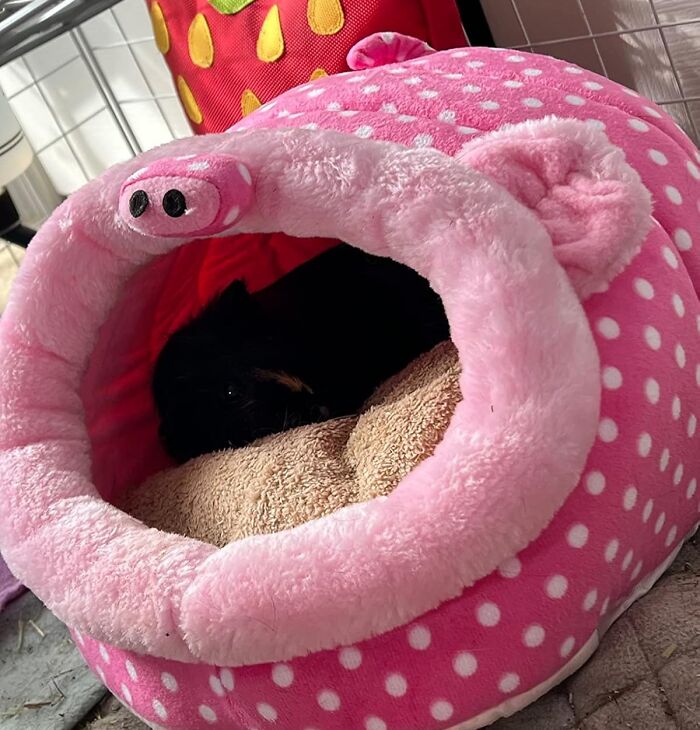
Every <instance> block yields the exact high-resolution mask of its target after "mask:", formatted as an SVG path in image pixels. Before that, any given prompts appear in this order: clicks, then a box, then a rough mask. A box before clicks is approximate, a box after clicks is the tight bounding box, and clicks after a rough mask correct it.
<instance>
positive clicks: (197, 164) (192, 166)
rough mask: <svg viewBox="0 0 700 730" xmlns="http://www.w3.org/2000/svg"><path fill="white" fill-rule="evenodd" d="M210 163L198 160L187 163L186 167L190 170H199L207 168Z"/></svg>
mask: <svg viewBox="0 0 700 730" xmlns="http://www.w3.org/2000/svg"><path fill="white" fill-rule="evenodd" d="M209 168H210V164H209V163H208V162H207V161H206V160H199V161H198V162H191V163H190V164H189V165H187V169H188V170H189V171H190V172H200V171H201V170H208V169H209Z"/></svg>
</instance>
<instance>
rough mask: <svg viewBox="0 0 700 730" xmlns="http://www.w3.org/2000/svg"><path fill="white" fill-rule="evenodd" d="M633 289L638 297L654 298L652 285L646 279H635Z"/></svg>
mask: <svg viewBox="0 0 700 730" xmlns="http://www.w3.org/2000/svg"><path fill="white" fill-rule="evenodd" d="M634 290H635V291H636V292H637V294H639V296H640V297H642V299H653V298H654V287H653V286H652V285H651V282H649V281H647V280H646V279H635V280H634Z"/></svg>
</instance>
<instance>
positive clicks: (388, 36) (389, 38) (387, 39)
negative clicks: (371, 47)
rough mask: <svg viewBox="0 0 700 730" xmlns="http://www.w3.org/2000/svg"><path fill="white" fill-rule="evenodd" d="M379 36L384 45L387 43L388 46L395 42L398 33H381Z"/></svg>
mask: <svg viewBox="0 0 700 730" xmlns="http://www.w3.org/2000/svg"><path fill="white" fill-rule="evenodd" d="M379 36H380V38H381V39H382V43H386V44H387V45H388V44H389V43H393V42H394V39H395V38H396V33H391V32H384V33H380V34H379Z"/></svg>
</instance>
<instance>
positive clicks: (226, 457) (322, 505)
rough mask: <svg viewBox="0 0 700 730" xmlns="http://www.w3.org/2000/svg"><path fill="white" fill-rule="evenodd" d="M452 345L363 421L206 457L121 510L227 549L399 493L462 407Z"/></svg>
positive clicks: (137, 492)
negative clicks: (233, 543) (401, 484)
mask: <svg viewBox="0 0 700 730" xmlns="http://www.w3.org/2000/svg"><path fill="white" fill-rule="evenodd" d="M459 372H460V371H459V361H458V359H457V353H456V351H455V349H454V346H453V345H452V343H450V342H445V343H442V344H440V345H438V346H437V347H436V348H434V349H433V350H431V351H430V352H428V353H426V354H425V355H423V356H422V357H420V358H418V359H417V360H415V361H414V362H413V363H412V364H411V365H409V367H408V368H406V369H405V370H404V371H403V372H402V373H399V374H398V375H396V376H395V377H393V378H391V379H390V380H389V381H387V382H386V383H384V385H382V386H381V387H380V388H379V389H378V390H377V392H376V393H375V394H374V395H373V396H372V398H371V399H370V400H369V401H368V402H367V403H366V405H365V408H364V409H363V411H362V413H361V414H360V415H359V416H357V417H352V418H341V419H337V420H334V421H326V422H325V423H319V424H315V425H312V426H305V427H303V428H298V429H295V430H293V431H288V432H286V433H284V434H278V435H275V436H271V437H268V438H266V439H262V440H260V441H258V442H256V443H255V444H252V445H251V446H248V447H246V448H242V449H236V450H233V451H222V452H219V453H215V454H209V455H206V456H201V457H199V458H198V459H194V460H192V461H190V462H188V463H187V464H184V465H183V466H179V467H176V468H174V469H169V470H166V471H163V472H160V473H159V474H156V475H155V476H153V477H151V478H150V479H148V480H147V481H146V482H145V483H143V484H142V485H141V486H139V487H137V488H136V489H133V490H131V491H130V492H129V493H128V494H127V496H126V498H125V502H124V503H123V504H122V505H121V507H122V508H123V509H124V510H125V511H126V512H128V513H129V514H131V515H133V516H135V517H137V518H138V519H140V520H142V521H143V522H145V523H146V524H147V525H150V526H152V527H158V528H160V529H162V530H166V531H168V532H175V533H179V534H182V535H188V536H190V537H194V538H198V539H199V540H203V541H205V542H209V543H212V544H213V545H218V546H222V545H226V544H227V543H229V542H231V541H232V540H238V539H240V538H242V537H247V536H249V535H257V534H264V533H270V532H278V531H280V530H285V529H287V528H290V527H294V526H296V525H300V524H302V523H303V522H308V521H310V520H313V519H316V518H318V517H322V516H323V515H327V514H329V513H331V512H334V511H335V510H337V509H339V508H341V507H343V506H345V505H348V504H353V503H357V502H365V501H367V500H370V499H373V498H374V497H378V496H380V495H386V494H388V493H389V492H391V491H392V490H393V489H394V488H395V487H396V485H397V484H398V483H399V481H400V480H401V479H402V478H403V477H404V476H405V475H406V474H408V472H410V471H411V469H412V468H413V467H414V466H416V464H418V463H419V462H420V461H422V460H423V459H425V458H426V457H428V456H430V455H431V454H432V452H433V450H434V448H435V446H436V445H437V444H438V443H439V441H440V440H441V438H442V436H443V434H444V432H445V430H446V429H447V426H448V424H449V422H450V418H451V417H452V413H453V412H454V408H455V406H456V404H457V403H458V402H459V400H460V398H461V394H460V391H459V382H458V381H459Z"/></svg>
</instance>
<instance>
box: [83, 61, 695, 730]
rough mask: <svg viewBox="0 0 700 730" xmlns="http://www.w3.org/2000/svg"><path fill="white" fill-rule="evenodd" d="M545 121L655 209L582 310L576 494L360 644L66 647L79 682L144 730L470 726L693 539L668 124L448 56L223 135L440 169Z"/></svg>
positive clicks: (517, 65)
mask: <svg viewBox="0 0 700 730" xmlns="http://www.w3.org/2000/svg"><path fill="white" fill-rule="evenodd" d="M551 114H555V115H559V116H564V117H574V118H577V119H583V120H589V121H590V123H591V124H595V125H597V126H600V127H601V128H604V129H605V131H606V132H607V134H608V136H609V138H610V139H611V141H612V142H613V143H615V144H617V145H619V146H621V147H622V148H623V149H624V150H625V152H626V155H627V159H628V161H629V162H630V163H631V164H632V166H633V167H635V168H636V169H637V171H638V172H639V174H640V175H641V176H642V178H643V180H644V182H645V184H646V186H647V187H648V188H649V190H650V191H651V192H652V194H653V197H654V218H655V223H654V225H653V228H652V230H651V232H650V234H649V236H648V238H647V240H646V242H645V244H644V246H643V247H642V250H641V252H640V253H639V254H638V255H637V256H636V258H634V260H633V261H632V263H631V264H630V265H629V266H628V267H627V269H626V270H625V271H624V272H623V273H622V274H621V275H620V276H618V277H617V278H616V279H615V280H614V281H613V283H612V284H611V285H610V286H609V288H608V289H607V290H606V291H601V292H598V293H596V294H594V295H593V296H592V297H590V299H588V300H587V301H586V302H585V311H586V314H587V316H588V318H589V321H590V325H591V329H592V331H593V333H594V337H595V340H596V343H597V346H598V349H599V354H600V365H601V382H602V385H603V391H602V400H601V418H600V426H599V432H598V439H597V442H596V443H595V445H594V447H593V449H592V450H591V452H590V455H589V459H588V463H587V466H586V468H585V471H584V473H583V475H582V477H581V480H580V484H579V485H578V487H577V489H576V490H575V492H574V493H573V494H572V495H571V497H570V498H569V499H568V501H567V502H566V504H565V505H564V507H563V508H562V509H561V510H560V511H559V513H558V514H557V516H556V518H555V519H554V520H553V522H552V523H551V524H550V525H549V527H548V528H547V529H546V530H545V531H544V532H543V533H542V534H541V535H540V537H539V538H538V539H537V540H536V541H535V542H534V543H532V544H531V545H530V546H529V547H528V548H527V549H526V550H524V551H523V552H521V553H520V554H519V555H517V556H513V557H512V558H511V559H510V560H508V561H506V562H505V563H504V564H502V566H501V567H500V569H499V570H498V571H496V572H494V573H493V574H492V575H490V576H488V577H487V578H485V579H483V580H481V581H480V582H479V583H478V584H476V585H474V586H473V587H471V588H470V589H468V590H466V591H465V592H464V593H463V594H462V595H461V596H460V597H459V598H457V599H455V600H452V601H450V602H448V603H445V604H443V605H442V606H440V607H439V608H438V609H436V610H434V611H432V612H431V613H429V614H426V615H424V616H423V617H422V618H421V619H420V620H419V621H416V622H415V623H413V624H411V625H409V626H405V627H403V628H400V629H396V630H394V631H391V632H389V633H386V634H384V635H381V636H378V637H376V638H373V639H371V640H368V641H365V642H362V643H361V644H359V645H357V646H353V647H340V648H338V649H336V650H333V651H326V652H319V653H315V654H311V655H309V656H306V657H300V658H297V659H295V660H293V661H290V662H288V663H285V664H277V665H256V666H247V667H236V668H231V667H215V666H206V665H187V664H178V663H176V662H172V661H165V660H161V659H157V658H153V657H143V656H137V655H135V654H132V653H128V652H124V651H121V650H119V649H116V648H114V647H105V646H103V645H101V644H99V643H97V642H95V641H93V640H92V639H89V638H88V637H83V636H80V635H77V634H76V641H77V643H78V646H79V648H80V650H81V652H82V653H83V655H84V656H85V658H86V660H87V661H88V663H89V664H90V666H91V667H92V668H93V669H94V670H95V672H96V673H97V674H98V675H99V676H100V677H101V678H103V679H104V681H105V682H106V684H107V685H108V687H109V688H110V689H111V690H112V691H113V692H115V694H117V695H118V696H119V697H121V698H122V699H123V700H124V701H125V702H126V703H127V704H128V705H129V706H130V707H131V708H132V709H133V710H134V711H135V712H136V713H137V714H139V715H140V716H142V717H143V718H145V719H146V720H147V721H148V722H149V723H150V724H151V725H152V726H153V727H167V728H173V729H178V730H200V729H201V728H210V727H221V728H236V729H243V728H251V729H252V728H255V729H257V730H259V729H260V728H265V727H278V728H285V730H287V729H288V730H441V729H443V728H451V727H455V726H457V725H458V724H459V723H462V722H464V721H467V720H472V724H469V725H467V726H466V727H470V728H472V727H481V726H482V725H484V724H487V723H488V722H489V721H490V720H492V719H494V718H495V717H496V716H497V715H498V713H501V712H510V711H513V710H514V709H516V708H517V707H519V706H521V705H522V704H524V703H525V702H526V701H527V700H528V699H534V697H535V696H536V692H533V690H534V689H535V688H537V687H539V686H540V685H544V686H543V687H541V688H540V691H542V690H543V689H544V688H545V687H546V683H549V682H552V681H554V679H555V678H556V677H557V676H559V677H561V676H563V675H564V674H565V673H567V672H570V671H573V669H575V667H576V666H577V662H580V661H582V660H584V659H585V658H586V657H587V656H588V654H589V653H590V652H591V651H592V649H593V648H594V647H595V645H596V640H597V636H598V634H599V633H601V632H602V631H604V630H606V629H607V627H608V626H609V625H610V623H611V622H612V621H613V620H614V618H615V617H616V616H617V615H619V613H620V612H621V611H622V610H624V608H625V607H626V605H627V604H628V603H629V601H630V600H631V599H633V598H635V597H637V596H638V595H640V594H641V593H642V592H644V591H645V590H647V589H648V588H649V586H650V584H651V582H652V581H653V579H654V578H655V577H656V576H657V575H658V573H659V571H660V570H662V569H663V567H664V566H665V565H666V564H667V563H668V561H669V560H670V559H671V558H672V557H673V555H674V554H675V553H676V551H677V550H678V549H679V547H680V545H681V543H682V541H683V540H684V539H685V538H686V537H687V536H688V535H689V534H690V533H692V532H693V531H694V530H695V529H697V526H698V518H699V509H700V494H699V493H698V489H697V481H698V478H700V455H699V454H700V451H699V449H698V441H697V439H698V433H697V419H698V415H699V412H700V306H699V305H698V297H697V294H696V291H695V288H694V285H693V281H697V280H698V278H699V276H700V272H699V271H698V266H699V263H698V261H699V259H698V256H697V255H696V248H697V247H698V246H700V240H699V239H700V180H699V179H698V178H699V177H700V174H699V173H698V164H699V159H698V154H697V151H696V150H695V148H694V147H693V145H692V144H691V143H690V141H689V140H688V139H686V138H685V137H684V135H683V134H682V133H681V132H680V131H679V129H678V128H677V127H676V126H675V125H674V123H673V122H672V121H671V120H670V119H669V118H668V117H667V116H666V115H665V114H663V113H662V112H661V111H660V110H658V109H657V108H656V107H655V106H654V105H653V104H651V103H650V102H649V101H647V100H645V99H642V98H641V97H638V96H637V95H636V94H634V93H632V92H628V91H626V90H625V89H623V88H621V87H620V86H618V85H616V84H614V83H612V82H610V81H608V80H607V79H603V78H600V77H598V76H596V75H594V74H591V73H589V72H586V71H583V70H582V69H578V68H576V67H574V66H571V65H570V64H567V63H565V62H561V61H557V60H553V59H551V58H544V57H540V56H536V55H529V54H525V53H514V52H512V51H502V50H500V51H499V50H488V49H464V50H457V51H450V52H444V53H438V54H435V55H432V56H429V57H425V58H419V59H416V60H414V61H410V62H406V63H399V64H395V65H390V66H386V67H381V68H376V69H372V70H367V69H364V70H363V71H362V72H358V73H351V74H346V75H344V76H340V77H336V78H323V79H320V80H319V81H317V82H315V83H313V84H310V85H306V86H302V87H300V88H298V89H296V90H294V91H292V92H290V93H288V94H286V95H284V96H283V97H281V98H279V99H278V100H277V101H275V102H272V103H271V104H268V105H267V106H265V107H263V108H262V109H261V110H260V111H259V112H258V113H256V114H255V115H253V116H251V117H249V118H247V119H246V120H244V122H242V123H241V124H239V125H238V127H237V128H238V129H240V128H243V127H249V128H250V127H273V126H277V127H282V126H306V127H310V128H313V127H312V126H311V125H315V126H318V127H319V128H330V129H336V130H340V131H343V132H346V133H349V134H355V135H357V137H358V139H369V138H372V139H388V140H394V141H399V142H403V143H404V144H406V145H408V146H415V147H425V146H432V147H435V148H437V149H439V150H441V151H443V152H444V153H446V154H449V155H454V154H456V153H457V152H459V150H460V149H461V148H462V146H463V145H464V143H465V142H466V141H468V140H469V139H471V138H472V137H473V136H474V135H477V134H480V133H481V132H484V131H489V130H493V129H497V128H498V127H500V126H502V125H503V124H506V123H512V122H522V121H525V120H528V119H538V118H541V117H543V116H545V115H551ZM542 326H548V324H547V323H544V322H543V323H542ZM571 367H572V368H575V367H576V363H574V362H572V363H571ZM528 693H530V694H528ZM492 710H493V711H494V713H493V714H490V711H492Z"/></svg>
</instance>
